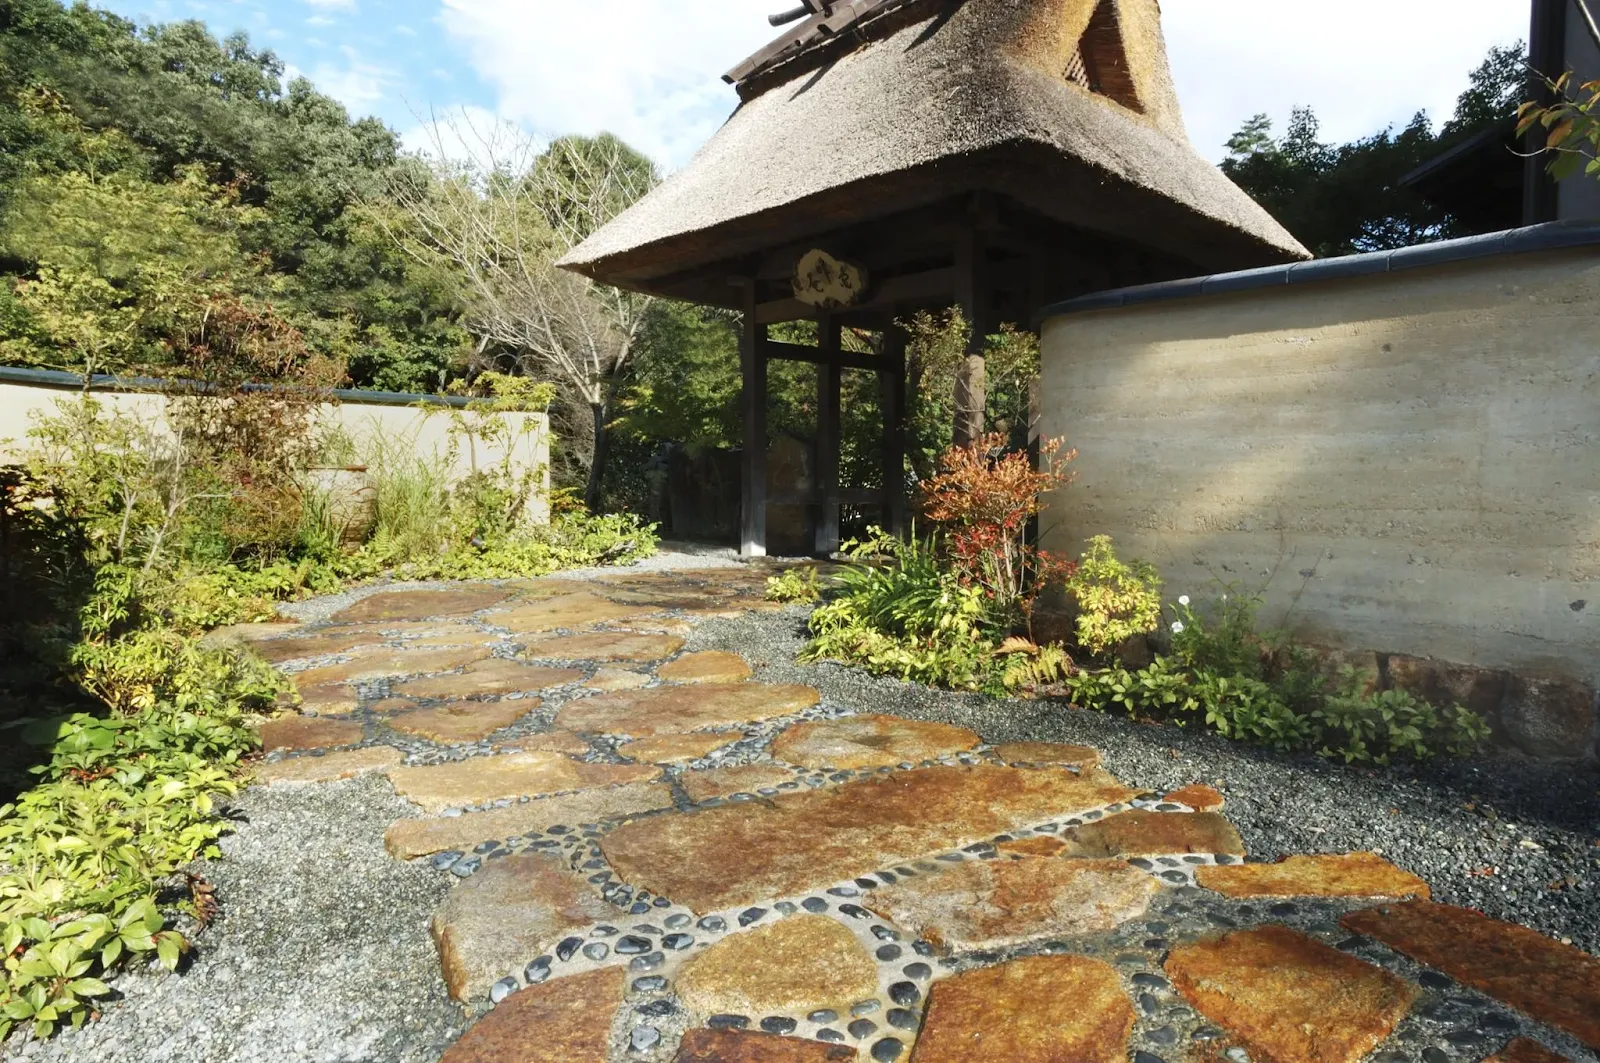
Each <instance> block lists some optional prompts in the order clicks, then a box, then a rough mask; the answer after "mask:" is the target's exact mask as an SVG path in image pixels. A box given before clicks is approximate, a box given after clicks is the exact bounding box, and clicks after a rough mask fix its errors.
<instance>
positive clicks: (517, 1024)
mask: <svg viewBox="0 0 1600 1063" xmlns="http://www.w3.org/2000/svg"><path fill="white" fill-rule="evenodd" d="M626 983H627V973H626V972H625V971H624V970H623V969H622V968H621V967H604V968H601V969H600V970H598V971H590V972H588V973H587V974H579V975H573V976H571V977H568V978H557V979H554V980H553V981H549V982H545V983H544V984H542V985H536V986H529V987H528V988H527V989H523V990H520V991H519V992H516V993H513V994H511V995H510V996H509V997H507V998H506V999H505V1000H502V1001H501V1002H500V1003H499V1005H498V1006H496V1007H495V1009H494V1010H493V1011H491V1012H489V1014H487V1015H485V1016H484V1017H483V1018H481V1019H479V1020H478V1022H477V1024H476V1025H475V1026H473V1027H472V1028H471V1029H469V1030H468V1031H467V1032H466V1033H465V1034H463V1035H462V1037H461V1040H459V1041H457V1042H456V1043H455V1044H453V1045H451V1046H450V1048H449V1049H448V1050H446V1052H445V1054H444V1057H443V1058H442V1059H440V1061H439V1063H606V1053H607V1051H608V1049H609V1047H610V1042H611V1024H612V1023H613V1022H615V1021H616V1017H617V1012H618V1010H619V1009H620V1008H621V1007H622V994H623V987H624V986H625V985H626Z"/></svg>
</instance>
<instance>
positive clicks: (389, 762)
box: [256, 746, 403, 786]
mask: <svg viewBox="0 0 1600 1063" xmlns="http://www.w3.org/2000/svg"><path fill="white" fill-rule="evenodd" d="M401 759H403V758H402V757H401V753H400V751H399V750H398V749H395V748H394V747H393V746H368V747H366V748H365V749H352V750H349V751H348V752H344V753H329V754H326V755H325V756H321V757H288V758H286V759H284V760H280V761H276V762H274V763H269V764H262V765H260V766H258V767H257V768H256V781H257V782H259V783H261V784H263V785H265V786H299V785H306V784H310V783H323V782H339V781H340V780H342V779H353V778H355V777H356V776H358V775H371V774H372V773H374V772H379V771H388V770H389V769H390V768H394V767H397V766H399V764H400V761H401Z"/></svg>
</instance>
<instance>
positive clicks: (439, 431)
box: [0, 381, 550, 523]
mask: <svg viewBox="0 0 1600 1063" xmlns="http://www.w3.org/2000/svg"><path fill="white" fill-rule="evenodd" d="M76 397H77V393H76V392H74V391H68V390H64V389H61V388H52V387H40V386H36V385H29V384H15V383H9V382H4V381H0V464H5V463H10V462H16V461H18V460H20V459H21V457H22V455H23V453H24V452H25V451H26V449H27V447H28V429H29V428H30V427H31V426H32V425H33V424H34V422H35V420H36V419H37V418H38V417H40V416H43V415H48V414H50V413H53V412H54V411H55V409H56V404H57V403H58V402H59V401H62V400H67V401H73V400H75V399H76ZM95 398H96V400H98V401H99V402H101V403H104V404H105V405H106V406H108V407H111V408H114V409H118V410H121V411H123V412H125V413H127V414H129V415H130V416H134V417H137V418H139V419H141V420H143V421H146V422H153V423H164V414H165V410H166V399H165V398H164V397H163V396H161V395H158V394H151V393H145V392H119V391H96V392H95ZM461 413H462V411H459V410H450V409H444V408H439V407H434V408H431V409H419V408H418V407H415V406H388V405H376V404H372V405H369V404H365V403H361V402H338V403H329V404H328V405H326V406H324V407H323V408H322V410H321V412H320V413H319V422H320V425H321V426H322V427H333V426H337V427H339V428H342V429H343V430H344V432H345V433H346V434H347V435H348V436H349V437H350V439H351V441H352V442H353V443H354V444H355V450H356V453H357V455H358V460H357V464H362V463H364V462H365V461H367V460H370V455H371V454H372V453H373V450H374V448H375V447H377V446H380V445H382V446H399V447H401V448H404V449H409V450H411V451H412V452H413V453H415V454H417V455H418V456H420V457H423V458H426V459H428V460H433V461H449V462H450V479H451V481H452V482H455V481H458V480H460V479H462V478H463V477H465V476H466V475H467V474H468V473H470V472H471V471H472V468H473V458H474V455H473V452H472V447H470V446H469V445H468V444H467V443H466V442H465V441H464V440H462V441H460V442H458V443H457V444H456V446H455V447H454V448H453V450H454V452H453V453H452V446H451V423H452V415H457V414H461ZM464 416H465V417H467V418H469V419H470V418H472V417H474V415H473V414H472V413H470V412H467V413H465V415H464ZM500 416H503V417H504V418H506V421H507V423H508V426H509V427H510V428H511V432H510V435H511V436H512V450H513V453H512V467H513V469H514V470H516V472H517V474H518V475H521V474H522V473H524V472H526V471H527V470H533V471H534V472H535V474H536V476H537V477H538V482H539V483H540V484H541V485H542V486H541V488H540V489H539V490H538V491H536V492H535V496H534V498H533V499H531V500H530V503H529V513H528V516H529V519H530V520H533V521H535V522H539V523H542V522H544V521H547V520H549V518H550V505H549V494H550V424H549V418H548V417H547V416H546V415H545V414H542V413H539V414H535V413H509V414H502V415H500ZM504 457H505V448H504V447H500V446H494V445H483V444H480V445H479V447H478V452H477V455H476V458H477V461H478V464H479V466H480V467H487V466H490V465H494V464H497V463H498V462H499V461H500V460H501V459H502V458H504Z"/></svg>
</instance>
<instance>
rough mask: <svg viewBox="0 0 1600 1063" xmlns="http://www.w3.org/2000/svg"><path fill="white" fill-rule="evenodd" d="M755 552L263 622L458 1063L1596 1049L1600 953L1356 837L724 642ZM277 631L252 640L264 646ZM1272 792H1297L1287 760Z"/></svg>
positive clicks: (305, 745)
mask: <svg viewBox="0 0 1600 1063" xmlns="http://www.w3.org/2000/svg"><path fill="white" fill-rule="evenodd" d="M769 571H770V570H763V569H758V568H750V569H734V570H727V569H719V570H715V571H709V570H708V571H704V572H693V571H690V572H676V573H671V574H659V575H646V574H632V573H627V572H620V573H617V574H614V575H610V576H608V577H606V578H603V579H600V580H595V581H575V580H562V579H548V580H532V581H526V582H522V583H515V584H509V585H504V586H501V585H493V586H491V585H477V584H463V585H460V586H458V587H455V588H452V589H449V590H431V591H430V590H425V591H394V592H387V593H379V594H376V595H373V596H372V597H369V598H366V599H364V600H363V601H361V602H359V603H357V604H356V605H354V606H352V607H350V608H348V609H346V610H345V611H344V612H343V613H340V614H338V615H336V616H334V617H333V618H332V619H331V620H330V621H328V622H325V623H321V624H315V625H307V626H305V627H294V628H286V627H284V626H281V625H274V626H272V627H269V628H263V629H245V630H243V631H240V632H239V633H238V635H239V637H241V638H248V639H250V640H251V641H252V644H253V645H254V647H255V648H256V649H257V650H258V651H259V652H260V653H261V654H262V655H263V656H265V657H266V658H267V659H268V660H270V661H273V662H275V663H277V664H279V665H280V666H282V667H283V668H284V669H285V671H289V672H292V673H293V674H294V675H295V677H296V680H297V683H298V685H299V687H300V692H301V695H302V698H303V701H304V704H303V706H302V714H299V715H291V716H286V717H284V718H282V719H280V720H275V721H272V722H270V723H268V724H267V725H265V727H264V728H263V734H262V737H263V743H264V746H265V748H266V749H267V751H268V753H267V756H266V759H265V761H264V762H263V763H262V764H261V765H260V767H259V771H258V782H259V784H261V785H266V786H314V785H320V784H323V783H327V782H330V781H333V780H338V779H345V778H350V777H353V776H356V775H363V774H375V773H383V774H385V775H386V776H387V777H388V779H389V781H390V782H391V783H392V784H393V786H394V788H395V791H396V793H398V794H399V795H401V796H402V797H403V798H405V799H406V800H408V801H410V802H411V803H412V805H413V806H414V807H415V809H416V815H415V816H414V817H412V818H407V819H403V820H400V821H398V822H396V823H394V824H393V825H392V826H391V827H390V828H389V830H388V832H387V834H386V835H385V839H384V841H385V844H386V845H387V847H388V849H389V851H390V853H392V854H393V856H394V857H395V859H397V860H422V861H427V862H428V863H430V864H431V866H432V867H433V868H434V869H436V870H437V872H438V873H439V874H440V875H442V876H445V877H447V878H448V879H449V880H450V881H452V882H454V883H455V886H454V888H453V889H452V890H451V892H450V894H449V896H448V897H447V899H446V900H445V901H444V903H443V904H442V905H441V907H440V908H439V910H438V911H437V912H436V913H435V915H434V917H433V921H432V926H431V931H432V935H433V938H434V941H435V944H436V945H437V948H438V952H439V957H440V970H441V975H442V977H443V979H444V981H445V983H446V985H447V986H448V988H449V991H450V994H451V996H452V997H453V998H454V999H456V1000H457V1001H459V1002H460V1003H461V1004H462V1005H463V1007H465V1008H466V1009H468V1011H469V1012H470V1013H472V1014H474V1015H479V1016H481V1017H480V1018H479V1019H478V1021H477V1023H476V1025H474V1026H473V1027H472V1028H471V1029H469V1031H468V1032H467V1033H466V1035H465V1036H464V1037H462V1039H461V1040H460V1041H459V1042H458V1043H457V1044H456V1045H455V1046H454V1047H453V1048H451V1049H450V1050H449V1051H448V1052H447V1053H446V1055H445V1063H474V1061H488V1060H494V1061H496V1063H620V1061H624V1060H630V1061H631V1060H637V1061H646V1063H669V1061H671V1063H741V1061H771V1063H787V1061H793V1063H812V1061H817V1063H822V1061H845V1060H871V1061H876V1063H890V1061H895V1060H906V1061H910V1063H955V1061H995V1063H999V1061H1006V1063H1045V1061H1052V1063H1055V1061H1062V1063H1065V1061H1080V1060H1081V1061H1092V1063H1098V1061H1107V1063H1110V1061H1117V1063H1124V1061H1128V1060H1130V1059H1131V1060H1132V1061H1133V1063H1182V1061H1188V1060H1193V1061H1197V1063H1198V1061H1204V1063H1222V1061H1227V1063H1250V1061H1258V1063H1354V1061H1356V1060H1361V1059H1365V1058H1369V1057H1370V1058H1373V1059H1375V1060H1378V1061H1380V1063H1399V1061H1401V1060H1421V1061H1423V1063H1453V1061H1456V1060H1469V1061H1477V1060H1488V1059H1495V1060H1506V1061H1515V1063H1548V1061H1553V1060H1560V1059H1568V1060H1575V1061H1576V1060H1594V1059H1595V1058H1596V1057H1595V1055H1594V1051H1595V1050H1596V1049H1600V960H1596V959H1595V958H1594V957H1591V956H1589V955H1587V954H1585V953H1583V952H1580V951H1579V950H1577V949H1575V948H1572V947H1570V946H1566V945H1562V944H1560V943H1558V942H1555V941H1553V940H1550V939H1548V938H1545V937H1542V936H1540V935H1538V934H1536V933H1534V932H1532V931H1530V930H1526V929H1524V928H1521V927H1517V926H1512V925H1509V924H1505V923H1500V922H1496V921H1494V920H1491V919H1488V918H1487V917H1485V916H1482V915H1480V914H1478V913H1475V912H1471V911H1467V910H1465V909H1458V908H1452V907H1448V906H1445V905H1439V904H1434V903H1433V902H1432V901H1431V900H1430V899H1429V897H1430V894H1429V889H1428V885H1427V883H1426V882H1424V881H1422V880H1421V879H1419V878H1417V877H1416V876H1414V875H1411V874H1409V873H1408V872H1406V871H1405V870H1403V869H1401V868H1398V867H1395V866H1394V865H1393V864H1390V863H1389V862H1388V861H1386V860H1384V859H1383V858H1382V857H1380V856H1377V855H1375V854H1371V853H1352V854H1319V855H1306V856H1300V857H1292V858H1290V859H1288V860H1285V861H1282V862H1280V863H1277V864H1260V863H1253V862H1250V860H1249V857H1248V855H1247V854H1246V852H1245V847H1244V845H1243V843H1242V841H1241V839H1240V837H1239V834H1238V832H1237V831H1236V830H1235V829H1234V828H1233V826H1232V824H1231V823H1230V822H1229V821H1228V819H1227V814H1226V809H1225V808H1224V801H1223V797H1222V795H1221V794H1219V793H1218V792H1217V791H1215V790H1212V789H1210V788H1208V787H1205V786H1200V785H1193V786H1187V787H1184V788H1183V789H1181V790H1174V791H1171V792H1169V793H1165V794H1154V793H1147V792H1143V791H1140V790H1137V789H1135V788H1131V787H1128V786H1125V785H1123V784H1122V783H1121V782H1120V781H1118V779H1117V778H1116V777H1115V774H1114V772H1115V750H1106V751H1104V752H1105V753H1106V754H1107V756H1104V757H1103V756H1102V754H1101V753H1100V752H1097V751H1096V750H1093V749H1089V748H1086V747H1083V746H1059V745H1049V744H1043V743H1011V744H1005V745H1000V746H992V747H991V746H987V745H985V744H984V743H983V741H982V739H981V738H980V736H978V735H977V734H975V733H973V732H971V731H968V730H965V729H963V728H960V727H954V726H949V725H944V724H930V723H920V722H915V721H910V720H904V719H900V718H898V717H893V716H885V715H879V714H875V713H872V712H871V711H870V710H871V708H872V707H871V706H851V705H834V704H829V703H826V702H824V701H822V700H821V699H820V697H819V696H818V694H817V692H816V691H815V690H812V689H811V688H809V687H803V686H792V685H773V684H767V683H763V682H761V677H760V675H752V674H751V669H750V667H749V665H748V664H747V663H746V662H745V661H744V660H743V659H741V658H740V657H739V656H738V655H736V654H732V653H727V652H713V653H685V652H684V646H685V636H686V635H688V634H690V633H691V632H692V630H693V625H694V624H695V623H697V622H699V621H702V620H704V619H707V618H712V617H719V616H732V615H739V614H740V613H742V612H746V611H750V610H761V609H770V608H773V606H770V605H769V604H768V603H766V602H764V601H763V600H762V597H761V595H762V590H763V587H764V582H765V577H766V576H767V575H768V574H769ZM263 636H264V637H263ZM1286 784H1287V781H1286Z"/></svg>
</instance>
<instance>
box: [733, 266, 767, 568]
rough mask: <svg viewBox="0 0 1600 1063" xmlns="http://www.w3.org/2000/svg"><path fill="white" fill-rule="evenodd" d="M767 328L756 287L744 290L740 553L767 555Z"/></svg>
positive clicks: (752, 285)
mask: <svg viewBox="0 0 1600 1063" xmlns="http://www.w3.org/2000/svg"><path fill="white" fill-rule="evenodd" d="M766 344H767V326H765V325H761V324H757V323H756V285H755V280H754V279H751V280H750V281H749V282H748V283H747V286H746V287H745V290H744V329H743V332H742V334H741V336H740V342H739V361H740V364H741V367H742V369H743V375H744V391H743V393H742V394H741V396H740V404H741V406H742V407H743V410H742V412H743V418H742V419H743V421H744V477H743V480H744V484H743V487H744V490H743V502H744V510H743V516H742V519H741V521H740V525H741V526H740V532H739V553H740V554H741V555H742V556H744V557H765V556H767V352H766Z"/></svg>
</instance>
